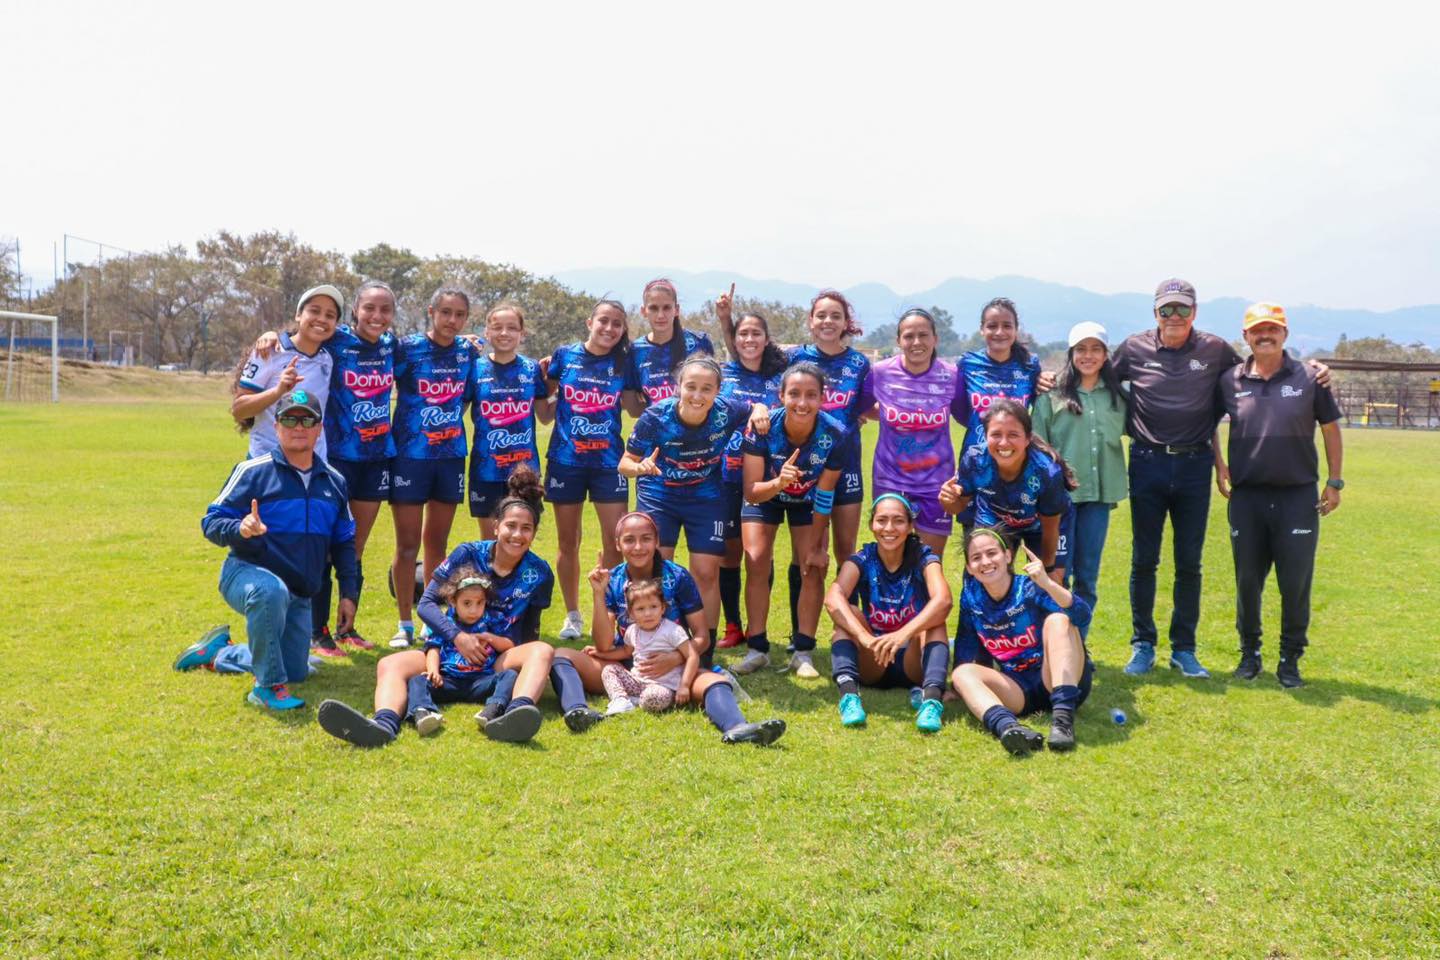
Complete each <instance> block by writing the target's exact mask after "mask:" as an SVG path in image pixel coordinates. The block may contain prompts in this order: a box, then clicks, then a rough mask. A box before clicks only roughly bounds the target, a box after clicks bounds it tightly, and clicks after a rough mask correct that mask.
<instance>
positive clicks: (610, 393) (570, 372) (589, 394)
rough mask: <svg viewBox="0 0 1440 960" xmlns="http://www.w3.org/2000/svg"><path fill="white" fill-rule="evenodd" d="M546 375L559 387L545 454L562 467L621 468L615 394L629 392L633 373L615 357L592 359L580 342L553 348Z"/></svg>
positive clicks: (621, 441) (631, 388)
mask: <svg viewBox="0 0 1440 960" xmlns="http://www.w3.org/2000/svg"><path fill="white" fill-rule="evenodd" d="M549 377H550V379H551V380H554V381H556V382H557V383H559V385H560V389H559V392H558V394H557V395H556V400H555V429H554V430H552V431H551V432H550V447H549V449H548V450H547V451H546V456H547V457H548V458H549V459H550V461H551V462H553V463H558V464H562V465H564V466H567V467H598V468H603V469H608V470H614V469H615V468H616V467H617V466H619V464H620V455H621V452H622V451H623V449H624V441H623V440H622V438H621V436H620V394H621V393H623V392H624V391H626V390H634V389H636V387H635V379H634V378H635V373H634V370H633V368H632V366H631V365H630V363H629V361H628V360H626V359H622V358H618V357H617V356H616V355H615V354H606V355H605V356H597V355H595V354H593V353H591V352H590V351H589V350H586V349H585V345H584V344H582V343H572V344H569V345H567V346H563V347H558V348H557V349H556V350H555V352H554V354H552V355H551V357H550V371H549Z"/></svg>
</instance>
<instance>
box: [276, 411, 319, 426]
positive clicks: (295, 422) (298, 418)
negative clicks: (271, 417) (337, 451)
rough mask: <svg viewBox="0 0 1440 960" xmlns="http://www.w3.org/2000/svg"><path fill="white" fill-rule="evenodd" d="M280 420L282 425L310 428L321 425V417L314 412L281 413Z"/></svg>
mask: <svg viewBox="0 0 1440 960" xmlns="http://www.w3.org/2000/svg"><path fill="white" fill-rule="evenodd" d="M278 422H279V424H280V426H282V427H291V428H294V427H305V428H307V429H308V428H310V427H318V426H319V425H320V418H319V417H317V416H315V415H314V414H312V413H305V414H295V413H285V414H281V415H280V417H279V418H278Z"/></svg>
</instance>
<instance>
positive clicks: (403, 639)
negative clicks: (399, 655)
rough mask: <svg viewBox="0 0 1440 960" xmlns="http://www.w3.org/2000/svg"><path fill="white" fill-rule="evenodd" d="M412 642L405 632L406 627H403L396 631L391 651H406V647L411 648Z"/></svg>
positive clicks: (392, 639)
mask: <svg viewBox="0 0 1440 960" xmlns="http://www.w3.org/2000/svg"><path fill="white" fill-rule="evenodd" d="M412 642H413V640H412V639H411V637H410V634H409V633H408V632H407V631H406V630H405V628H404V627H401V628H399V629H398V630H396V631H395V636H393V637H391V638H390V649H391V650H404V649H405V648H406V647H408V646H410V644H411V643H412Z"/></svg>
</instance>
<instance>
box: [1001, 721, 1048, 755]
mask: <svg viewBox="0 0 1440 960" xmlns="http://www.w3.org/2000/svg"><path fill="white" fill-rule="evenodd" d="M1000 745H1001V746H1003V747H1004V748H1005V749H1006V750H1009V751H1010V752H1011V753H1012V754H1014V755H1015V756H1017V757H1023V756H1024V755H1025V754H1027V753H1034V752H1035V751H1036V750H1040V749H1043V748H1044V746H1045V738H1044V737H1042V736H1040V734H1039V733H1038V732H1036V731H1034V730H1031V729H1030V728H1029V727H1027V726H1025V725H1024V724H1023V723H1017V724H1015V726H1013V727H1011V728H1010V729H1009V730H1006V731H1005V732H1004V733H1002V734H1000Z"/></svg>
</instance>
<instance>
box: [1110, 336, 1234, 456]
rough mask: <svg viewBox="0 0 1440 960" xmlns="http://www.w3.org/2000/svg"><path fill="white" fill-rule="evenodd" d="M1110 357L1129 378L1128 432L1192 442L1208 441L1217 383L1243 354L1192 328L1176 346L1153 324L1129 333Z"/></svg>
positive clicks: (1173, 443) (1165, 442)
mask: <svg viewBox="0 0 1440 960" xmlns="http://www.w3.org/2000/svg"><path fill="white" fill-rule="evenodd" d="M1111 362H1112V363H1113V364H1114V367H1115V373H1116V375H1117V376H1119V378H1120V379H1121V380H1128V381H1130V406H1129V410H1128V412H1127V414H1126V417H1125V432H1126V433H1128V434H1129V435H1130V436H1131V437H1132V438H1133V439H1135V440H1140V441H1143V442H1146V443H1156V444H1163V445H1170V446H1176V447H1192V446H1200V445H1203V444H1208V443H1209V442H1210V438H1211V436H1212V435H1213V434H1214V432H1215V424H1216V423H1217V422H1218V421H1219V418H1220V415H1219V413H1218V412H1217V410H1216V408H1215V384H1216V383H1217V382H1218V381H1219V379H1220V375H1221V374H1223V373H1224V372H1225V371H1227V370H1229V369H1230V368H1231V367H1233V366H1235V365H1236V364H1237V363H1239V362H1240V354H1238V353H1236V352H1235V348H1234V347H1232V346H1230V344H1229V343H1228V342H1227V341H1226V340H1225V339H1224V338H1223V337H1217V336H1216V335H1215V334H1213V333H1205V332H1204V331H1201V330H1195V329H1193V328H1192V329H1191V331H1190V336H1189V337H1188V338H1186V340H1185V342H1184V343H1182V344H1181V345H1180V346H1179V347H1177V348H1176V349H1174V350H1172V349H1170V348H1169V347H1167V346H1165V345H1164V344H1162V343H1161V342H1160V329H1159V327H1151V328H1150V329H1149V330H1146V331H1144V332H1143V333H1135V334H1131V335H1130V336H1128V337H1126V338H1125V341H1124V342H1123V343H1121V344H1120V346H1119V348H1118V349H1116V351H1115V356H1114V357H1113V358H1112V359H1111Z"/></svg>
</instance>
